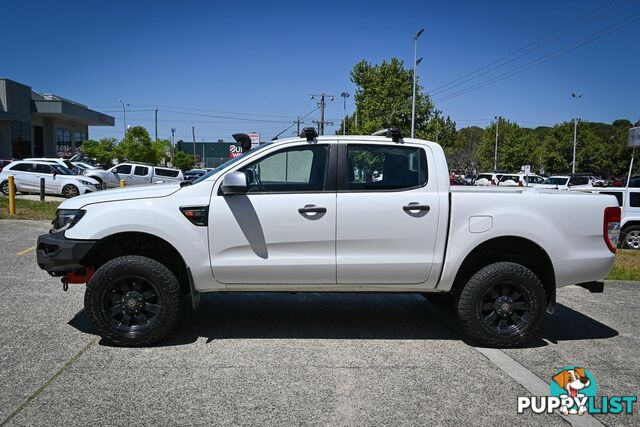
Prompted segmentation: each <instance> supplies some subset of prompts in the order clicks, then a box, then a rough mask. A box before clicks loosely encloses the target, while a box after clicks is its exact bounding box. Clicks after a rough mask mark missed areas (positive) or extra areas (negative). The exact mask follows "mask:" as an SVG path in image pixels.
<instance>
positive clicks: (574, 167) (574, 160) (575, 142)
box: [571, 92, 582, 173]
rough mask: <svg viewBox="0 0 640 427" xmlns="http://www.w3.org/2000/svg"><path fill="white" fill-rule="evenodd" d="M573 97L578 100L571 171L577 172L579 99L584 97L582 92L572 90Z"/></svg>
mask: <svg viewBox="0 0 640 427" xmlns="http://www.w3.org/2000/svg"><path fill="white" fill-rule="evenodd" d="M571 97H572V98H574V99H575V100H576V114H575V117H574V118H573V162H572V163H571V173H576V146H577V145H578V100H579V99H580V98H582V94H581V93H573V92H572V93H571Z"/></svg>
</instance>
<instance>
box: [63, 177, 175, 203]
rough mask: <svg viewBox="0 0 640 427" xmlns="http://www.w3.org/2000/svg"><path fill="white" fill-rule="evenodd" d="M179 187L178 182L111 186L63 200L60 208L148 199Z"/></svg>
mask: <svg viewBox="0 0 640 427" xmlns="http://www.w3.org/2000/svg"><path fill="white" fill-rule="evenodd" d="M179 189H180V183H177V182H170V183H167V184H151V185H136V186H131V187H126V188H112V189H110V190H101V191H97V192H95V193H89V194H85V195H82V196H77V197H74V198H72V199H68V200H65V201H64V202H62V203H61V204H60V209H80V208H82V207H84V206H87V205H92V204H95V203H106V202H115V201H119V200H135V199H150V198H155V197H166V196H168V195H170V194H173V193H175V192H176V191H178V190H179Z"/></svg>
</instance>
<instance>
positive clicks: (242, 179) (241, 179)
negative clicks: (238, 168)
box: [220, 172, 249, 195]
mask: <svg viewBox="0 0 640 427" xmlns="http://www.w3.org/2000/svg"><path fill="white" fill-rule="evenodd" d="M220 188H221V189H222V194H225V195H231V194H245V193H246V192H247V191H248V189H249V186H248V184H247V175H245V173H244V172H230V173H228V174H226V175H225V176H224V178H223V179H222V185H221V186H220Z"/></svg>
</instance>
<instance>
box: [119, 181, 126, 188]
mask: <svg viewBox="0 0 640 427" xmlns="http://www.w3.org/2000/svg"><path fill="white" fill-rule="evenodd" d="M126 186H127V181H125V180H124V179H121V180H120V187H122V188H124V187H126Z"/></svg>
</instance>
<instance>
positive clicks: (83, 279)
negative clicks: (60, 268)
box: [60, 267, 96, 292]
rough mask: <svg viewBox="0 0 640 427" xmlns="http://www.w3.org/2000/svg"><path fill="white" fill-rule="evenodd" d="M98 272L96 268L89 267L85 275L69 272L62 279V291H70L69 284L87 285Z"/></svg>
mask: <svg viewBox="0 0 640 427" xmlns="http://www.w3.org/2000/svg"><path fill="white" fill-rule="evenodd" d="M95 272H96V269H95V267H87V268H85V270H84V274H78V273H76V272H75V271H69V272H68V273H67V274H65V275H64V277H62V279H60V280H61V281H62V290H63V291H65V292H67V290H68V289H69V283H74V284H77V283H87V282H88V281H89V280H91V277H93V273H95Z"/></svg>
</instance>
